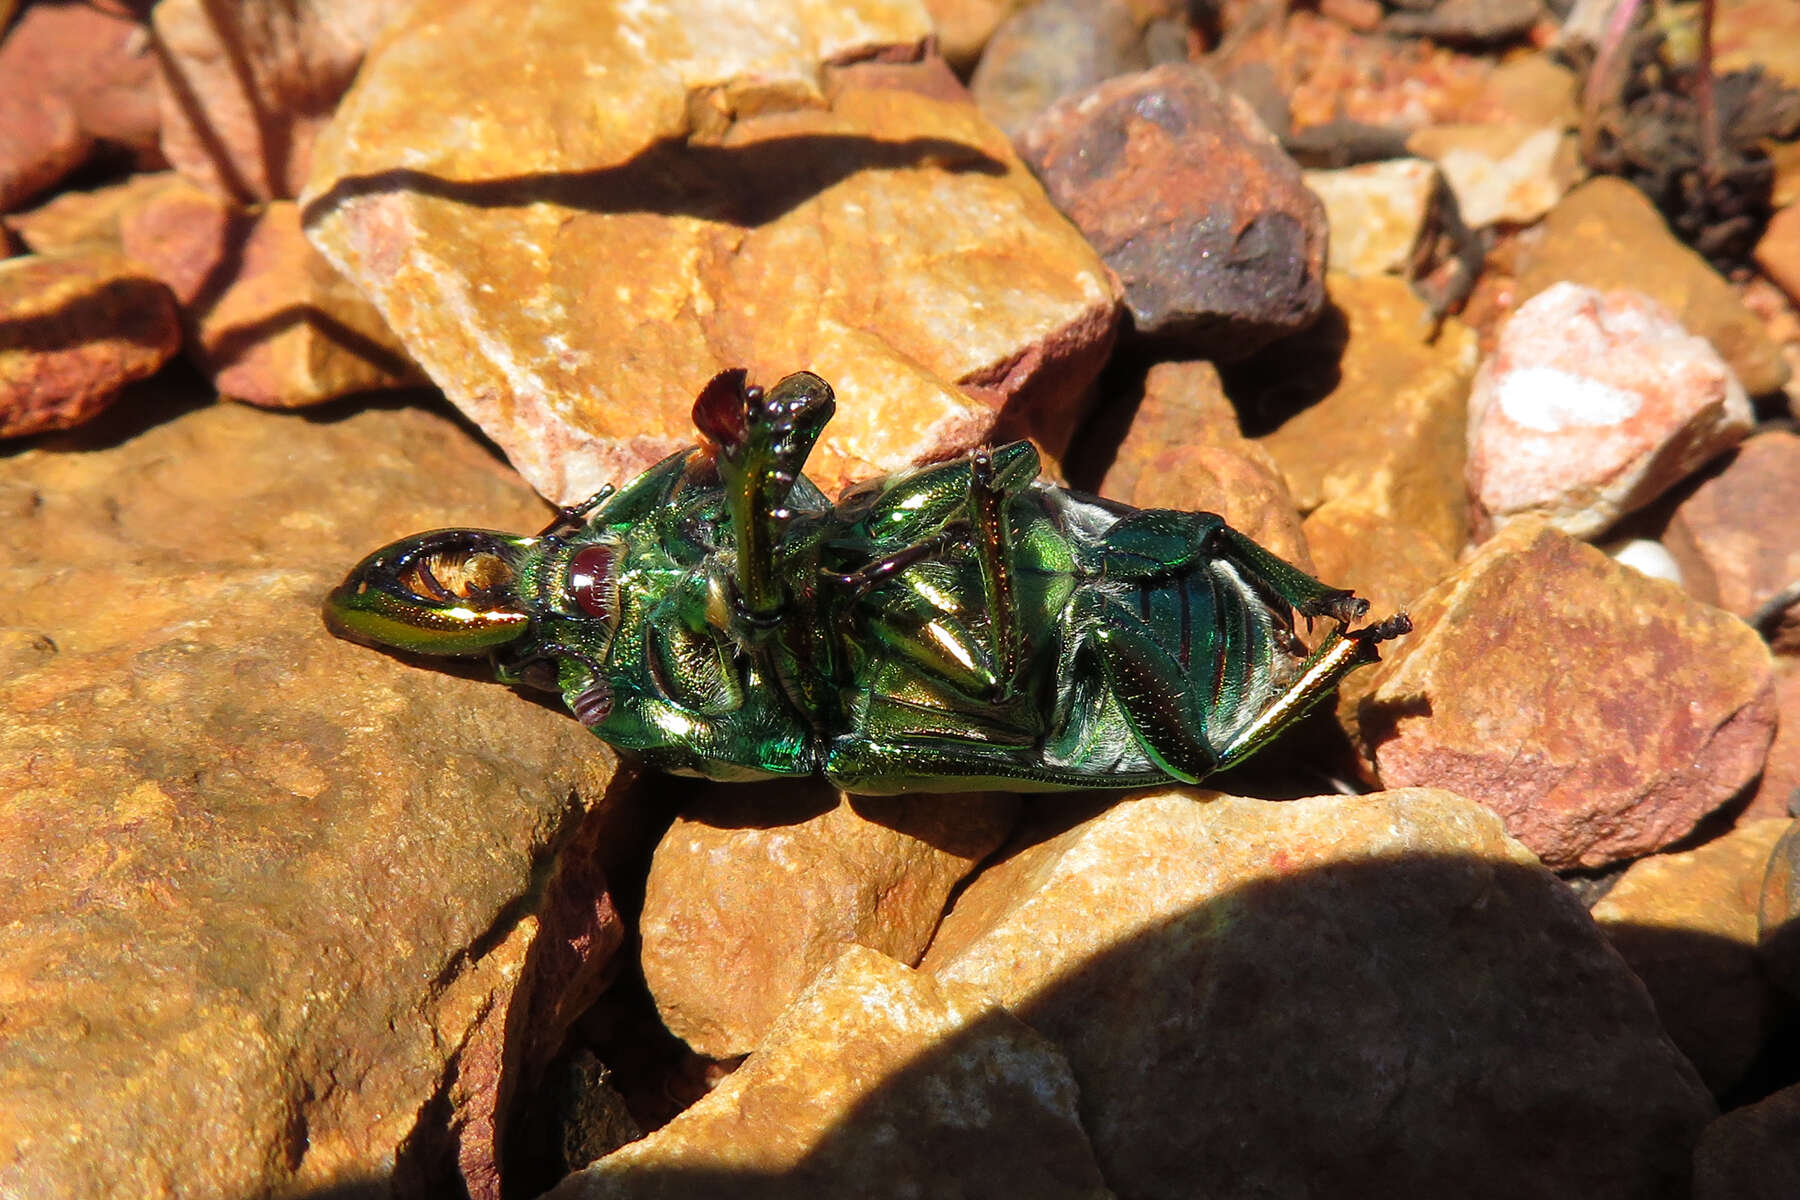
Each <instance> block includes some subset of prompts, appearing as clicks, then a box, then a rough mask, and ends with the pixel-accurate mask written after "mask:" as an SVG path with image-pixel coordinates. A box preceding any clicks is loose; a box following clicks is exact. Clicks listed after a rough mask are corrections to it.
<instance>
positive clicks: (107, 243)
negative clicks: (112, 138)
mask: <svg viewBox="0 0 1800 1200" xmlns="http://www.w3.org/2000/svg"><path fill="white" fill-rule="evenodd" d="M180 181H181V176H179V175H177V174H176V173H175V172H173V171H150V172H145V173H141V174H137V175H132V176H130V177H128V178H126V179H123V180H121V181H120V182H118V183H111V184H107V185H105V186H104V187H98V188H95V189H94V190H93V191H91V192H63V193H61V194H60V195H57V196H55V197H53V198H51V199H50V200H47V201H45V202H44V203H43V204H40V205H39V206H38V207H36V208H34V209H30V210H28V211H26V212H21V213H14V214H12V215H11V216H9V217H7V218H6V225H7V227H8V228H9V229H11V230H12V231H13V232H15V233H17V234H18V235H19V240H20V241H22V242H24V243H25V245H26V248H27V249H29V250H30V251H31V252H32V253H34V254H60V253H62V252H63V251H66V250H78V249H82V248H85V247H88V246H102V247H105V248H107V249H110V250H117V249H119V247H120V233H119V221H120V219H121V218H122V217H123V216H124V215H125V214H127V213H129V212H132V211H134V210H136V209H138V208H140V207H142V206H143V205H144V204H145V203H147V202H148V201H149V200H150V198H151V197H152V196H155V195H156V194H157V193H158V192H160V191H162V190H163V189H164V188H168V187H176V186H180Z"/></svg>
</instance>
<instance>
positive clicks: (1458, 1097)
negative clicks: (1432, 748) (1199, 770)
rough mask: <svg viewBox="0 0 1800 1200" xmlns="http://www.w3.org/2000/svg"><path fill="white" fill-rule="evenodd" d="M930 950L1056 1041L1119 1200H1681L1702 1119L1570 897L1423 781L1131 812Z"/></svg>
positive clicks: (1046, 858) (1130, 802)
mask: <svg viewBox="0 0 1800 1200" xmlns="http://www.w3.org/2000/svg"><path fill="white" fill-rule="evenodd" d="M924 965H925V967H926V969H928V970H931V971H933V972H935V973H936V974H937V975H938V977H939V978H941V979H943V980H945V981H946V982H947V983H948V982H956V983H965V984H975V985H977V986H980V987H984V988H987V989H988V990H990V991H991V992H992V993H993V994H994V995H995V996H997V997H998V998H999V999H1001V1000H1002V1001H1003V1002H1004V1003H1005V1004H1006V1006H1007V1007H1008V1009H1010V1010H1011V1011H1012V1012H1014V1013H1016V1014H1018V1015H1019V1016H1020V1017H1022V1018H1023V1019H1024V1020H1025V1021H1026V1023H1028V1024H1029V1025H1030V1026H1031V1027H1032V1028H1033V1029H1036V1030H1038V1031H1039V1032H1041V1033H1043V1034H1045V1035H1046V1036H1048V1037H1049V1038H1050V1039H1051V1040H1052V1041H1054V1042H1055V1043H1056V1044H1057V1045H1058V1046H1059V1047H1061V1049H1062V1050H1063V1052H1064V1053H1065V1054H1066V1055H1067V1056H1068V1059H1069V1064H1070V1066H1071V1067H1072V1068H1073V1070H1074V1073H1075V1079H1076V1082H1077V1083H1078V1084H1079V1086H1080V1089H1081V1100H1080V1104H1081V1115H1082V1123H1083V1125H1084V1126H1085V1127H1086V1128H1087V1131H1088V1136H1089V1137H1090V1138H1092V1140H1093V1144H1094V1153H1095V1156H1096V1157H1097V1158H1098V1159H1099V1162H1100V1166H1101V1170H1102V1171H1103V1172H1104V1173H1105V1176H1106V1180H1107V1182H1108V1183H1109V1184H1110V1185H1111V1186H1112V1187H1113V1188H1114V1189H1115V1190H1116V1191H1117V1193H1118V1194H1119V1195H1122V1196H1137V1197H1191V1196H1194V1195H1196V1194H1197V1193H1198V1194H1204V1195H1207V1196H1217V1197H1245V1198H1248V1197H1267V1196H1304V1195H1337V1196H1447V1195H1481V1196H1495V1197H1501V1196H1516V1195H1527V1194H1528V1195H1532V1196H1556V1197H1567V1198H1569V1200H1577V1198H1580V1197H1590V1196H1592V1195H1595V1194H1604V1195H1611V1196H1618V1197H1627V1196H1631V1197H1650V1196H1657V1197H1669V1198H1671V1200H1673V1198H1675V1197H1679V1196H1682V1195H1683V1194H1684V1187H1685V1182H1686V1174H1687V1155H1688V1152H1689V1148H1690V1147H1691V1146H1692V1144H1693V1141H1694V1139H1695V1138H1696V1137H1697V1136H1698V1134H1699V1131H1700V1128H1701V1126H1702V1125H1704V1123H1705V1122H1706V1121H1707V1119H1708V1118H1709V1117H1710V1115H1711V1113H1712V1112H1713V1106H1712V1102H1711V1100H1710V1098H1709V1097H1708V1096H1707V1095H1706V1093H1705V1090H1704V1088H1703V1087H1702V1086H1701V1084H1700V1081H1699V1079H1698V1078H1697V1077H1696V1076H1695V1075H1694V1073H1693V1070H1692V1068H1691V1067H1690V1066H1689V1065H1688V1064H1687V1063H1686V1061H1685V1060H1683V1059H1682V1057H1681V1055H1680V1054H1679V1053H1678V1052H1677V1051H1676V1050H1675V1048H1674V1047H1673V1046H1671V1045H1670V1044H1669V1043H1668V1041H1667V1040H1666V1039H1665V1037H1664V1035H1663V1033H1662V1031H1661V1029H1660V1027H1659V1026H1658V1024H1657V1021H1656V1017H1655V1014H1654V1012H1653V1010H1652V1008H1651V1005H1650V1002H1649V999H1648V997H1646V995H1645V994H1644V990H1643V986H1642V985H1641V984H1640V983H1639V982H1638V981H1637V980H1636V979H1635V978H1634V977H1633V976H1632V975H1631V973H1630V972H1629V971H1627V970H1626V969H1625V967H1624V964H1623V963H1621V962H1620V961H1619V959H1618V957H1617V956H1616V955H1615V954H1614V953H1613V951H1612V950H1611V949H1610V948H1609V947H1608V946H1606V945H1605V943H1604V941H1603V939H1602V938H1601V937H1600V935H1599V933H1598V931H1597V930H1596V929H1595V928H1594V924H1593V922H1592V921H1591V920H1589V918H1588V916H1587V914H1586V912H1584V911H1583V910H1582V908H1581V905H1580V904H1579V902H1578V901H1577V900H1576V899H1575V897H1574V896H1573V895H1572V894H1570V892H1569V891H1568V890H1567V889H1566V888H1565V887H1564V886H1563V885H1562V884H1561V883H1559V882H1558V881H1557V880H1555V879H1554V878H1553V877H1552V876H1551V875H1550V873H1549V872H1547V871H1546V870H1544V869H1543V867H1542V866H1540V865H1539V864H1538V863H1537V862H1536V861H1534V860H1533V858H1532V856H1531V855H1530V854H1529V853H1528V852H1527V851H1526V850H1525V849H1524V848H1523V847H1522V846H1520V845H1519V844H1518V843H1517V842H1515V841H1513V840H1512V839H1511V838H1509V837H1507V836H1506V834H1505V832H1504V830H1503V829H1502V828H1501V826H1500V822H1499V821H1497V820H1496V819H1495V818H1494V817H1493V816H1492V814H1490V813H1487V812H1484V811H1482V810H1481V809H1480V808H1479V807H1478V806H1476V805H1474V804H1472V803H1470V802H1468V801H1466V800H1463V799H1461V798H1459V797H1456V796H1453V795H1450V794H1449V793H1446V792H1441V791H1437V790H1434V789H1408V790H1403V791H1395V792H1385V793H1377V794H1374V795H1368V796H1316V797H1310V798H1306V799H1300V800H1293V801H1286V802H1280V803H1275V802H1269V801H1262V800H1249V799H1242V798H1239V797H1234V796H1221V795H1219V794H1217V793H1208V792H1204V791H1198V790H1174V791H1167V792H1159V793H1153V794H1149V795H1144V796H1139V797H1133V798H1129V799H1127V800H1125V801H1124V802H1122V803H1119V804H1115V805H1113V806H1111V807H1109V808H1108V809H1107V810H1106V811H1105V812H1104V813H1103V814H1102V815H1100V816H1098V817H1096V818H1094V819H1092V820H1090V821H1087V822H1084V823H1083V824H1080V825H1078V826H1076V827H1075V828H1073V829H1071V830H1069V831H1068V832H1066V833H1063V834H1060V835H1058V836H1055V837H1052V838H1050V839H1049V840H1047V841H1044V842H1040V843H1039V844H1037V845H1033V846H1029V847H1023V848H1020V847H1015V848H1013V850H1012V852H1010V853H1007V854H1006V855H1005V857H1003V858H1002V859H1001V860H1000V861H999V862H997V863H996V864H995V865H994V866H992V867H990V868H989V869H988V870H987V871H985V872H984V873H983V874H982V875H981V876H979V877H978V878H977V879H976V880H975V882H974V883H972V884H971V885H970V886H969V887H968V888H967V889H966V890H965V891H964V892H963V894H962V895H961V896H960V897H959V898H958V900H957V903H956V906H955V908H954V909H952V911H951V913H950V915H949V916H948V917H947V918H946V919H945V921H944V926H943V929H942V931H941V932H940V933H939V936H938V939H937V940H936V941H935V942H934V943H933V945H932V948H931V950H930V951H929V952H928V953H927V955H926V958H925V963H924ZM1477 1163H1479V1164H1480V1169H1479V1178H1477V1177H1476V1176H1475V1175H1472V1174H1471V1168H1472V1164H1477ZM1197 1164H1204V1168H1203V1169H1204V1173H1205V1183H1204V1188H1203V1191H1202V1190H1201V1189H1198V1188H1197V1187H1196V1170H1197V1169H1199V1168H1198V1167H1197Z"/></svg>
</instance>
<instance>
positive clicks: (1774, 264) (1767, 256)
mask: <svg viewBox="0 0 1800 1200" xmlns="http://www.w3.org/2000/svg"><path fill="white" fill-rule="evenodd" d="M1756 265H1757V266H1759V267H1761V268H1762V269H1763V271H1764V273H1765V274H1767V275H1768V277H1769V278H1770V279H1773V280H1774V281H1775V282H1776V283H1777V284H1779V285H1780V287H1781V290H1782V291H1783V292H1786V293H1787V296H1788V298H1789V299H1790V300H1794V301H1796V302H1800V204H1794V203H1791V202H1790V203H1789V204H1788V205H1787V207H1785V208H1783V209H1781V210H1780V211H1778V212H1777V213H1776V214H1775V215H1774V216H1773V217H1771V218H1769V227H1768V228H1767V229H1766V230H1764V231H1763V235H1762V237H1760V238H1758V239H1757V242H1756Z"/></svg>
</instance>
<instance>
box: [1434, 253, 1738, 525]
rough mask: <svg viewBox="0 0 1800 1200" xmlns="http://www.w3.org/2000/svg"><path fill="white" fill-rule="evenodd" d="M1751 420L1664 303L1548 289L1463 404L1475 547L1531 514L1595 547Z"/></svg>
mask: <svg viewBox="0 0 1800 1200" xmlns="http://www.w3.org/2000/svg"><path fill="white" fill-rule="evenodd" d="M1754 421H1755V418H1754V416H1753V415H1752V413H1751V411H1750V402H1749V400H1748V399H1746V398H1745V396H1744V389H1743V388H1741V387H1739V386H1738V381H1737V379H1736V377H1735V376H1733V375H1732V373H1731V368H1729V367H1728V366H1726V365H1725V362H1724V360H1722V359H1721V358H1720V357H1719V355H1718V353H1717V352H1716V351H1714V350H1713V348H1712V347H1711V346H1710V345H1709V344H1707V342H1706V341H1705V340H1704V339H1702V338H1698V337H1695V336H1693V335H1692V334H1690V333H1689V332H1688V331H1687V330H1685V329H1683V328H1682V327H1681V325H1680V324H1679V323H1678V322H1676V320H1675V319H1674V317H1672V316H1671V315H1670V314H1669V312H1668V310H1667V309H1665V308H1663V307H1662V305H1660V304H1658V303H1657V302H1656V301H1654V300H1652V299H1650V298H1649V297H1647V296H1645V295H1643V294H1642V293H1639V292H1631V291H1613V292H1606V293H1600V292H1597V291H1595V290H1593V289H1591V288H1585V287H1581V286H1579V285H1578V284H1573V283H1563V284H1555V285H1552V286H1551V287H1549V288H1547V289H1545V290H1544V291H1542V292H1539V293H1538V294H1537V295H1535V296H1533V297H1532V298H1531V299H1529V300H1527V301H1526V302H1525V303H1524V304H1521V305H1520V306H1519V308H1518V310H1517V311H1516V312H1514V313H1513V315H1512V319H1511V320H1510V321H1508V322H1507V323H1506V325H1505V326H1504V327H1503V328H1502V329H1501V331H1500V337H1499V342H1498V345H1497V346H1496V347H1495V349H1494V353H1493V355H1492V357H1490V358H1488V359H1487V360H1486V361H1485V362H1483V363H1482V365H1481V369H1480V371H1478V372H1477V373H1476V376H1475V386H1474V388H1473V390H1472V391H1471V392H1470V394H1469V460H1468V482H1469V495H1470V497H1471V498H1472V500H1473V502H1474V509H1475V531H1476V536H1477V537H1486V536H1487V535H1488V534H1489V533H1491V532H1492V531H1493V530H1494V529H1496V528H1498V527H1499V526H1501V525H1504V524H1505V523H1506V522H1508V521H1512V520H1517V519H1519V518H1521V517H1541V518H1543V519H1545V520H1547V521H1549V522H1550V523H1551V524H1553V525H1555V526H1556V527H1557V528H1558V529H1561V530H1563V531H1564V532H1565V533H1568V534H1570V535H1571V536H1574V537H1581V538H1589V537H1594V536H1596V535H1598V534H1600V533H1603V532H1605V531H1606V530H1607V529H1608V528H1610V527H1611V526H1612V525H1613V524H1614V523H1615V522H1616V521H1617V520H1618V519H1619V518H1620V517H1622V516H1624V515H1625V514H1626V513H1629V512H1632V511H1634V510H1635V509H1638V508H1642V507H1643V506H1644V505H1646V504H1648V503H1650V501H1652V500H1655V499H1656V498H1657V497H1658V496H1660V495H1662V494H1663V492H1665V491H1667V490H1668V489H1669V488H1670V487H1671V486H1672V485H1674V484H1676V483H1678V482H1680V481H1681V480H1682V479H1684V478H1686V477H1687V476H1688V475H1689V474H1690V473H1691V472H1692V471H1694V470H1695V469H1696V468H1698V467H1699V466H1701V465H1702V464H1703V463H1706V462H1707V461H1709V460H1710V459H1712V458H1715V457H1717V456H1718V455H1719V454H1722V453H1724V452H1725V451H1727V450H1729V449H1730V448H1731V447H1732V446H1735V445H1736V444H1737V443H1738V442H1739V441H1741V440H1742V439H1743V438H1744V436H1745V435H1746V434H1748V433H1749V432H1750V429H1751V427H1752V425H1753V424H1754Z"/></svg>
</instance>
